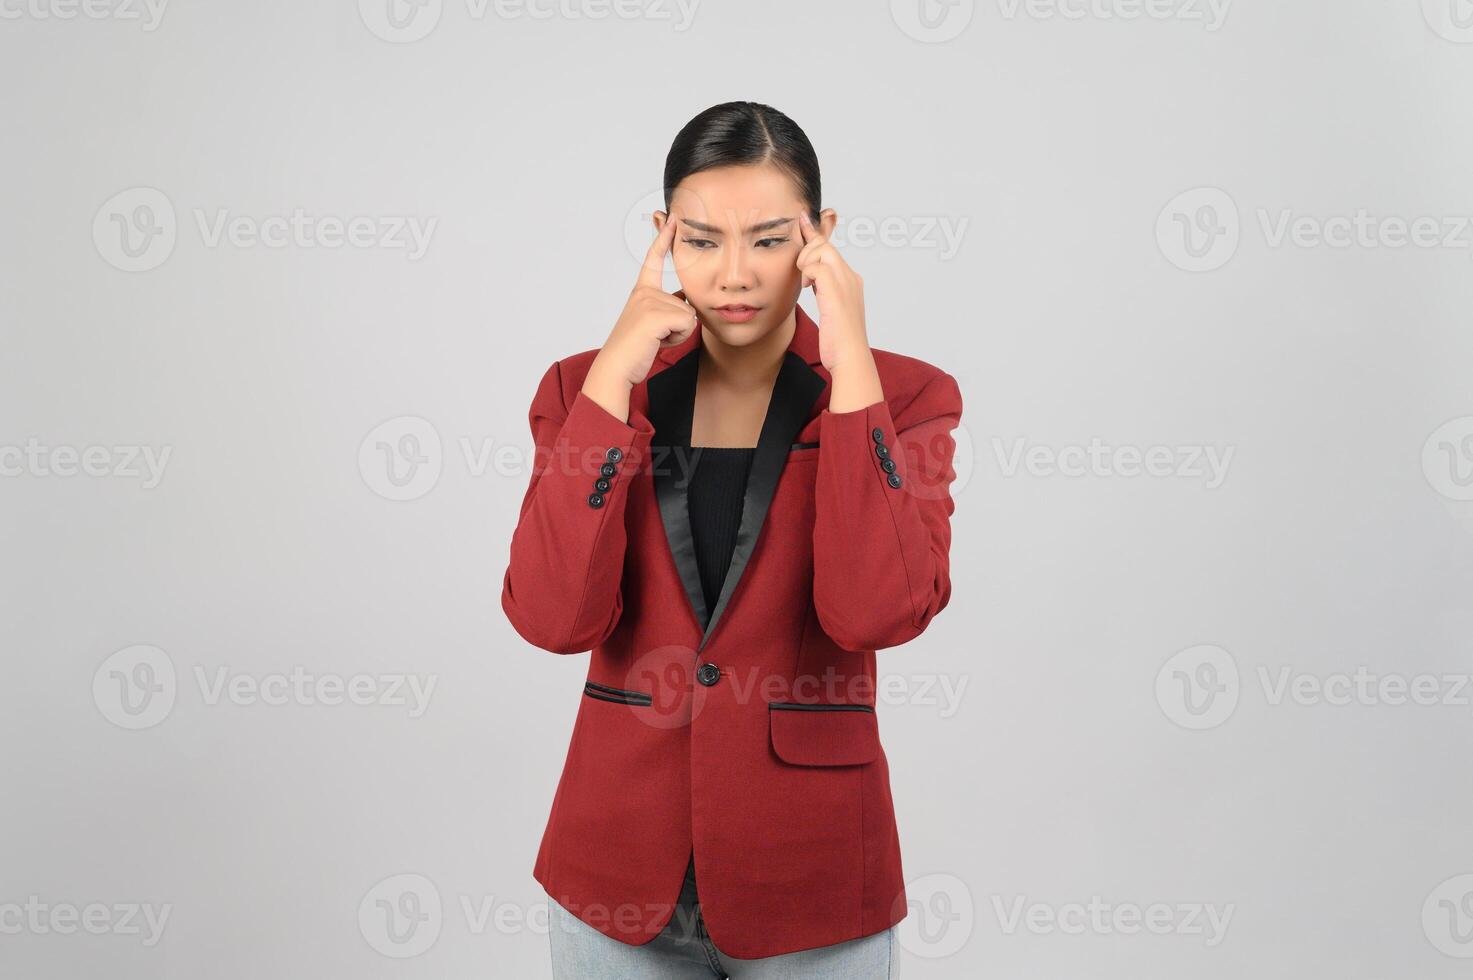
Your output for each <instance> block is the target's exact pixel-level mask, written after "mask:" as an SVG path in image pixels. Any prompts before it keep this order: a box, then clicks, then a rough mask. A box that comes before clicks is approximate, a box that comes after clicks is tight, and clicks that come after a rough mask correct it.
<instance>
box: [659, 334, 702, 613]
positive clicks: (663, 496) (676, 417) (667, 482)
mask: <svg viewBox="0 0 1473 980" xmlns="http://www.w3.org/2000/svg"><path fill="white" fill-rule="evenodd" d="M699 354H700V347H699V346H697V347H696V348H695V349H694V350H692V351H691V352H690V353H689V354H686V355H685V356H684V357H682V358H681V359H680V360H678V361H676V362H675V363H674V364H672V365H670V366H669V367H668V368H666V369H665V370H663V371H661V372H660V373H659V374H656V375H655V376H653V377H652V378H650V379H649V381H648V382H646V384H645V388H646V390H647V392H648V393H649V411H648V412H647V413H646V414H647V415H648V416H649V420H650V424H651V425H653V426H654V427H655V434H654V435H653V436H651V437H650V466H651V467H652V475H653V477H654V480H655V499H656V500H657V501H659V504H660V520H661V521H662V522H663V523H664V525H665V540H666V541H668V542H669V543H670V554H671V555H672V556H673V557H674V558H675V568H676V570H677V571H678V572H679V573H680V581H681V582H682V583H684V584H685V595H686V598H687V599H689V600H690V605H691V609H692V610H694V612H695V614H696V622H697V623H699V624H700V625H701V626H705V624H706V598H705V596H704V595H703V594H702V592H701V573H700V570H699V569H697V568H696V544H695V539H694V538H693V537H692V536H691V532H690V511H689V510H688V509H687V506H686V484H687V483H688V482H689V481H690V474H691V473H692V472H693V471H694V463H695V460H694V459H691V458H689V457H688V456H687V455H686V454H685V453H684V452H682V451H681V450H680V449H679V447H681V446H685V445H689V444H690V430H691V419H692V417H693V416H694V414H695V408H696V368H697V367H698V366H699V361H698V355H699Z"/></svg>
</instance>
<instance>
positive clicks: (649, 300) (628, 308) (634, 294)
mask: <svg viewBox="0 0 1473 980" xmlns="http://www.w3.org/2000/svg"><path fill="white" fill-rule="evenodd" d="M674 240H675V215H674V214H673V213H671V214H670V215H668V216H667V217H666V218H665V225H664V227H662V228H661V229H660V233H659V234H658V235H656V236H655V240H654V242H652V243H651V244H650V248H649V251H648V252H646V253H645V257H644V262H643V264H642V265H641V266H640V269H639V279H638V280H637V281H636V282H635V284H634V289H633V290H632V291H631V292H630V293H629V300H628V302H626V303H625V304H624V311H623V312H622V313H620V314H619V320H618V322H617V323H615V324H614V329H613V332H612V333H610V334H609V339H608V340H606V341H604V345H603V347H602V348H601V349H600V350H599V352H598V354H597V356H595V357H594V359H593V364H592V365H591V366H590V367H589V369H588V376H587V378H585V379H584V382H583V393H584V394H586V395H588V397H590V398H592V399H593V400H594V401H596V402H598V403H599V404H601V405H603V407H604V408H606V409H608V410H609V411H610V412H612V413H613V414H615V415H617V416H620V417H624V418H627V416H628V411H629V404H628V395H629V389H630V388H633V387H634V386H635V385H637V384H639V383H640V382H641V381H643V380H644V379H645V376H646V375H647V374H649V373H650V367H651V366H652V365H653V364H654V363H655V355H656V354H657V353H659V351H660V348H662V347H672V346H674V345H676V344H681V343H684V342H685V341H686V340H687V339H688V338H689V337H690V334H691V331H692V330H695V329H696V327H697V326H699V324H700V320H699V319H698V318H697V317H696V311H695V308H694V307H692V306H691V305H690V304H689V303H687V302H686V300H685V292H684V291H683V290H677V291H676V292H674V293H667V292H665V290H664V289H663V288H661V280H662V278H663V276H664V271H665V256H666V255H668V254H669V253H670V248H671V244H672V243H673V242H674ZM621 389H622V390H621ZM605 399H608V400H609V401H611V402H613V404H612V405H610V404H606V403H605Z"/></svg>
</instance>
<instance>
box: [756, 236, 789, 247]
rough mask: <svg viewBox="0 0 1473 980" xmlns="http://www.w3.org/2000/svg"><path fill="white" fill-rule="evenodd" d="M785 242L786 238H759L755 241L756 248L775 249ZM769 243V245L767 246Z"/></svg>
mask: <svg viewBox="0 0 1473 980" xmlns="http://www.w3.org/2000/svg"><path fill="white" fill-rule="evenodd" d="M785 242H787V239H786V238H760V239H758V240H757V247H758V248H776V247H777V246H779V245H782V244H784V243H785ZM768 243H771V244H768Z"/></svg>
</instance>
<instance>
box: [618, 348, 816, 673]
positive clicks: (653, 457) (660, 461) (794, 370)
mask: <svg viewBox="0 0 1473 980" xmlns="http://www.w3.org/2000/svg"><path fill="white" fill-rule="evenodd" d="M699 354H700V348H699V347H697V348H696V349H694V350H692V351H691V352H690V353H689V354H686V355H685V356H684V357H682V358H681V359H680V360H678V361H676V362H675V363H674V364H672V365H671V366H670V367H669V368H667V369H665V370H664V371H661V372H660V373H659V374H657V375H655V376H654V377H652V378H650V380H649V382H648V383H647V386H646V387H647V390H648V393H649V412H648V415H649V419H650V424H651V425H653V426H654V428H655V434H654V436H653V437H651V439H650V461H651V465H652V466H653V467H654V472H653V476H654V481H655V495H656V498H657V499H658V501H659V505H660V518H661V520H662V521H663V522H664V525H665V537H666V540H668V541H669V543H670V553H671V555H673V556H674V558H675V567H676V569H677V570H678V571H679V573H680V580H681V582H682V583H683V584H684V585H685V594H686V598H687V599H688V600H689V601H690V605H691V608H692V609H693V610H694V611H695V614H696V622H697V623H698V624H700V625H701V626H702V627H703V628H704V633H703V635H702V636H701V648H704V647H705V645H706V641H707V640H709V639H710V638H711V634H712V633H713V632H715V630H716V625H717V623H718V622H720V620H721V614H722V613H723V612H725V611H726V607H727V605H728V604H729V603H730V600H731V596H732V593H733V592H735V591H736V588H737V586H738V585H739V584H740V583H741V579H742V575H743V573H744V572H745V571H746V569H747V563H748V562H749V561H750V560H751V557H752V551H753V549H754V548H755V547H756V545H757V538H758V536H759V535H760V534H761V532H762V527H763V525H764V523H765V522H766V520H767V509H768V507H769V506H770V505H771V503H772V497H773V494H775V493H776V492H777V483H778V478H779V477H781V476H782V472H783V467H784V466H785V465H787V461H788V451H789V450H790V449H791V447H792V443H793V440H794V439H795V438H796V437H797V435H798V433H799V432H800V431H801V430H802V429H803V426H804V425H806V424H807V423H808V420H809V418H810V417H811V415H812V411H813V405H814V403H815V401H817V399H818V396H819V394H820V393H821V392H822V391H823V389H824V387H825V386H826V385H827V382H826V381H824V379H823V377H822V376H821V375H820V374H819V373H818V372H817V371H815V370H813V368H811V367H809V366H808V364H807V363H806V362H805V361H804V360H803V358H801V357H799V356H798V355H797V354H795V353H793V351H792V350H788V351H787V352H786V354H785V355H784V357H783V363H782V366H781V368H779V369H778V374H777V380H776V382H775V383H774V384H773V387H772V397H771V399H770V400H769V401H768V403H767V414H766V416H765V417H764V419H763V421H762V433H761V434H760V435H759V436H758V438H757V448H756V451H755V452H753V454H752V469H751V472H750V474H749V475H748V477H747V492H746V496H745V497H744V498H743V500H742V520H741V524H740V525H739V527H738V529H737V539H736V546H735V548H734V549H733V550H732V555H731V565H730V566H729V567H728V568H727V572H726V578H725V580H724V581H723V583H722V586H721V595H720V596H719V597H718V598H717V600H716V606H715V608H714V609H712V610H710V611H709V616H708V611H707V609H706V600H705V596H704V595H703V593H702V591H701V576H700V571H699V570H698V569H697V567H696V552H695V542H694V540H693V538H692V536H691V530H690V511H689V509H688V507H687V496H686V489H687V484H688V482H689V478H690V473H691V472H692V471H693V470H694V468H695V464H696V463H697V462H698V458H699V455H700V454H699V451H697V452H696V453H695V454H694V456H695V457H696V458H685V457H684V456H683V455H682V454H681V453H678V452H675V451H674V447H678V446H683V445H688V444H689V443H690V434H691V420H692V417H693V415H694V412H695V400H696V399H695V396H696V369H697V367H698V365H699Z"/></svg>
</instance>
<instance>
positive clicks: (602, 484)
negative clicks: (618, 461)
mask: <svg viewBox="0 0 1473 980" xmlns="http://www.w3.org/2000/svg"><path fill="white" fill-rule="evenodd" d="M611 486H613V484H612V483H610V482H609V481H608V480H605V479H603V478H602V477H600V478H599V479H597V480H594V481H593V489H595V490H597V491H598V492H599V493H608V492H609V487H611Z"/></svg>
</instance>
